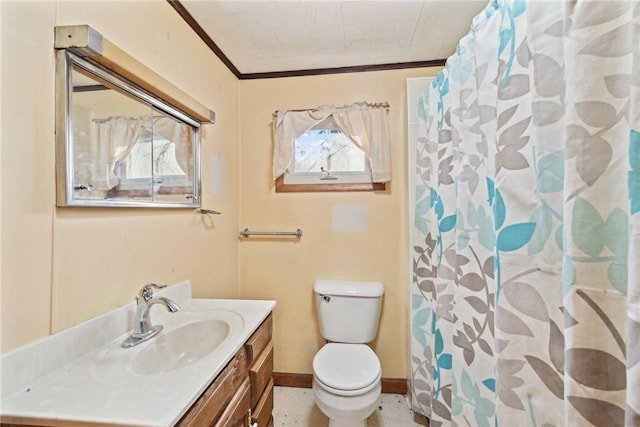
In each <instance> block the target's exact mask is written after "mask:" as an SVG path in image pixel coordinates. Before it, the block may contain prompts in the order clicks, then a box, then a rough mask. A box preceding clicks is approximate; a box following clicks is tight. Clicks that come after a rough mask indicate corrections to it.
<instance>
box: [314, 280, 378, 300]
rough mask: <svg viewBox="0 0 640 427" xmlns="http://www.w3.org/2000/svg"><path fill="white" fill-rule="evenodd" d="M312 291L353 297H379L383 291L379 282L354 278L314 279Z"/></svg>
mask: <svg viewBox="0 0 640 427" xmlns="http://www.w3.org/2000/svg"><path fill="white" fill-rule="evenodd" d="M313 291H314V292H315V293H317V294H322V295H341V296H355V297H379V296H382V294H383V293H384V285H383V284H382V283H380V282H369V281H355V280H316V281H315V283H314V284H313Z"/></svg>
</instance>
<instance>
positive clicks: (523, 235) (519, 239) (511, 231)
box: [496, 222, 536, 252]
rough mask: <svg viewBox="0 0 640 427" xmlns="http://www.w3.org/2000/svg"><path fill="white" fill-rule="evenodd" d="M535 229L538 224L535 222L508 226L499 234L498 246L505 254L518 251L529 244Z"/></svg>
mask: <svg viewBox="0 0 640 427" xmlns="http://www.w3.org/2000/svg"><path fill="white" fill-rule="evenodd" d="M535 229H536V224H535V223H533V222H524V223H521V224H512V225H508V226H506V227H504V228H503V229H502V230H500V232H499V233H498V240H497V245H496V246H497V248H498V250H499V251H503V252H511V251H515V250H518V249H520V248H521V247H523V246H524V245H526V244H527V243H528V242H529V240H530V239H531V237H532V236H533V232H534V231H535Z"/></svg>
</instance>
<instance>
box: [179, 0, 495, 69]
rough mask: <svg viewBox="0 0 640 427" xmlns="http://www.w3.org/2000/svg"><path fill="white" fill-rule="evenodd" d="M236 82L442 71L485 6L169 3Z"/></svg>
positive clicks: (388, 0) (375, 1)
mask: <svg viewBox="0 0 640 427" xmlns="http://www.w3.org/2000/svg"><path fill="white" fill-rule="evenodd" d="M169 1H170V3H171V5H172V6H173V7H174V9H176V11H178V13H180V14H181V15H182V17H183V18H184V19H185V21H187V22H188V23H189V25H191V27H192V28H193V29H194V31H196V32H197V33H198V34H199V35H200V37H201V38H202V39H203V40H204V41H205V43H207V44H208V45H209V47H210V48H211V49H212V50H213V51H214V53H216V54H217V55H218V56H219V57H220V58H221V59H222V60H223V62H224V63H225V64H226V65H227V66H228V67H229V69H230V70H231V71H232V72H234V74H236V76H238V78H264V77H279V76H290V75H308V74H326V73H330V72H331V73H333V72H348V71H367V70H376V69H393V68H408V67H417V66H428V65H442V63H443V60H444V59H446V58H447V57H449V56H450V55H452V54H453V53H454V51H455V48H456V45H457V44H458V41H459V40H460V39H461V38H462V37H463V36H464V35H465V34H466V33H467V32H468V31H469V28H470V25H471V21H472V19H473V17H474V16H475V15H477V14H478V13H480V12H481V11H482V10H483V9H484V7H485V6H486V4H487V2H488V1H487V0H472V1H467V0H449V1H437V0H334V1H324V0H298V1H295V0H280V1H273V0H258V1H247V0H169Z"/></svg>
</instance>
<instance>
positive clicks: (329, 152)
mask: <svg viewBox="0 0 640 427" xmlns="http://www.w3.org/2000/svg"><path fill="white" fill-rule="evenodd" d="M322 170H325V171H329V172H364V171H366V170H367V169H366V161H365V155H364V152H363V151H362V150H361V149H360V148H358V147H357V146H356V145H355V144H354V143H353V142H352V141H351V140H350V139H349V138H347V136H345V135H344V134H343V133H342V131H341V130H340V128H339V127H338V126H337V125H335V122H334V121H333V119H330V120H329V119H328V120H325V121H324V122H322V123H320V124H319V125H317V126H315V127H314V128H312V129H310V130H308V131H307V132H305V133H304V134H302V135H301V136H300V137H299V138H298V139H296V141H295V144H294V161H293V172H294V173H304V172H317V173H320V172H322Z"/></svg>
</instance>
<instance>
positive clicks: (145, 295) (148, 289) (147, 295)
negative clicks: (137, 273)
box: [138, 283, 167, 302]
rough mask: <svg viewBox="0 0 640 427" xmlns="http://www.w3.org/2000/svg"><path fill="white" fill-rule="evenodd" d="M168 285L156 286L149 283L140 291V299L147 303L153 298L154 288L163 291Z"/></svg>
mask: <svg viewBox="0 0 640 427" xmlns="http://www.w3.org/2000/svg"><path fill="white" fill-rule="evenodd" d="M166 287H167V285H156V284H155V283H147V284H146V285H144V286H143V287H142V289H140V293H139V296H138V297H139V298H142V299H143V300H144V301H145V302H146V301H149V300H150V299H151V298H153V289H152V288H156V289H162V288H166Z"/></svg>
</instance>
